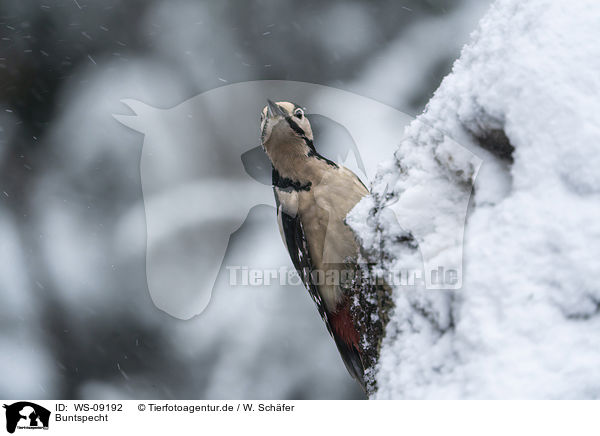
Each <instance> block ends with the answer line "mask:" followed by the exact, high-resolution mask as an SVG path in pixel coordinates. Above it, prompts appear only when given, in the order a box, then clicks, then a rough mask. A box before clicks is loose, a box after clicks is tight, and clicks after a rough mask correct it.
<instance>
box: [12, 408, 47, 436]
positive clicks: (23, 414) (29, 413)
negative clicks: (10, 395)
mask: <svg viewBox="0 0 600 436" xmlns="http://www.w3.org/2000/svg"><path fill="white" fill-rule="evenodd" d="M3 407H4V408H5V409H6V431H8V432H9V433H14V432H15V430H16V429H17V428H18V429H44V430H47V429H48V423H49V422H50V411H49V410H48V409H46V408H44V407H42V406H40V405H38V404H35V403H31V402H29V401H19V402H17V403H13V404H10V405H6V404H5V405H4V406H3Z"/></svg>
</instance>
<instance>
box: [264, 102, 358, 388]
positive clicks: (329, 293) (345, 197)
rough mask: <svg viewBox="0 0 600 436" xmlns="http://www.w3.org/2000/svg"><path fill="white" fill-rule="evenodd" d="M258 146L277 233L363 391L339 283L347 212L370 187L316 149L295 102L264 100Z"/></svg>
mask: <svg viewBox="0 0 600 436" xmlns="http://www.w3.org/2000/svg"><path fill="white" fill-rule="evenodd" d="M261 143H262V146H263V148H264V150H265V152H266V154H267V155H268V157H269V159H270V160H271V164H272V167H273V191H274V194H275V201H276V205H277V218H278V223H279V230H280V233H281V237H282V239H283V241H284V243H285V245H286V247H287V250H288V252H289V254H290V257H291V259H292V262H293V264H294V266H295V268H296V270H297V271H298V274H299V275H300V277H301V278H302V281H303V283H304V286H305V287H306V289H307V290H308V292H309V293H310V295H311V297H312V299H313V300H314V302H315V303H316V305H317V308H318V310H319V313H320V314H321V317H322V318H323V321H324V322H325V325H326V326H327V329H328V330H329V333H330V334H331V336H332V337H333V339H334V340H335V343H336V345H337V348H338V350H339V352H340V355H341V356H342V359H343V361H344V363H345V365H346V368H347V369H348V372H349V373H350V374H351V375H352V376H353V377H354V378H355V379H356V380H357V381H358V382H359V383H360V385H361V386H362V387H363V389H365V380H364V363H363V359H362V351H361V342H360V335H359V333H358V331H357V329H356V326H355V322H354V320H353V317H352V313H351V311H350V307H351V302H350V298H349V296H348V292H347V289H346V287H345V286H343V284H342V283H341V282H340V281H339V280H341V276H342V274H343V273H344V272H345V271H347V270H348V265H352V264H353V263H354V264H355V263H356V259H357V256H358V250H359V248H358V244H357V241H356V239H355V237H354V234H353V232H352V230H351V229H350V228H349V227H348V226H347V225H346V223H345V217H346V215H347V214H348V212H350V210H351V209H352V208H353V207H354V206H355V205H356V204H357V203H358V202H359V201H360V200H361V199H362V198H363V197H364V196H365V195H367V194H368V193H369V191H368V189H367V188H366V187H365V185H364V184H363V183H362V182H361V181H360V179H359V178H358V177H357V176H356V175H355V174H354V173H353V172H352V171H350V170H348V169H347V168H345V167H343V166H341V165H338V164H337V163H335V162H332V161H331V160H329V159H327V158H325V157H323V156H321V155H320V154H319V153H318V152H317V151H316V149H315V147H314V145H313V133H312V129H311V125H310V122H309V120H308V119H307V117H306V115H305V114H304V111H303V109H302V108H301V107H300V106H298V105H297V104H294V103H290V102H277V103H274V102H272V101H271V100H268V105H267V106H265V108H264V109H263V110H262V114H261ZM355 266H356V265H355ZM331 278H333V279H331ZM336 278H337V281H336ZM330 279H331V280H330Z"/></svg>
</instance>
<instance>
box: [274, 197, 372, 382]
mask: <svg viewBox="0 0 600 436" xmlns="http://www.w3.org/2000/svg"><path fill="white" fill-rule="evenodd" d="M275 198H276V200H277V215H278V218H279V219H280V220H281V228H282V231H283V238H284V240H285V245H286V247H287V249H288V252H289V254H290V257H291V258H292V263H293V264H294V267H295V268H296V271H298V275H299V276H300V278H301V279H302V282H303V283H304V286H305V287H306V289H307V290H308V293H309V294H310V296H311V298H312V299H313V301H314V302H315V304H316V305H317V309H318V310H319V314H320V315H321V318H322V319H323V322H324V323H325V326H327V331H329V334H330V335H331V337H332V338H333V339H334V341H335V344H336V345H337V348H338V351H339V352H340V355H341V356H342V360H343V361H344V365H346V369H347V370H348V372H349V373H350V375H351V376H352V377H353V378H355V379H356V380H357V381H358V382H359V383H360V385H361V386H362V388H363V390H365V392H366V387H365V381H364V366H363V363H362V359H361V357H360V354H359V352H358V350H356V349H355V348H354V347H351V346H349V345H348V344H346V343H345V342H344V341H342V340H341V339H340V338H339V337H338V336H337V335H336V334H334V332H333V330H332V328H331V323H330V321H329V313H328V312H327V309H326V308H325V304H324V303H323V300H322V299H321V294H320V293H319V290H318V286H317V284H316V283H315V281H314V280H313V279H314V276H313V275H312V272H313V270H314V267H313V265H312V264H311V261H310V254H309V250H308V243H307V242H306V237H305V234H304V229H303V228H302V221H301V220H300V218H299V217H298V215H296V216H291V215H289V214H287V213H285V212H284V211H283V210H282V207H281V206H280V205H279V200H278V199H277V193H275Z"/></svg>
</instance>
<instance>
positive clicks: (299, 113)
mask: <svg viewBox="0 0 600 436" xmlns="http://www.w3.org/2000/svg"><path fill="white" fill-rule="evenodd" d="M294 116H295V117H296V118H298V119H300V120H301V119H302V117H303V116H304V111H303V110H302V109H300V108H298V109H296V110H295V111H294Z"/></svg>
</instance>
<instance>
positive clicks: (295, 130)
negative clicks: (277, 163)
mask: <svg viewBox="0 0 600 436" xmlns="http://www.w3.org/2000/svg"><path fill="white" fill-rule="evenodd" d="M267 101H268V102H269V104H268V105H267V106H265V107H264V109H263V110H262V113H261V116H260V131H261V135H260V140H261V144H262V146H263V148H264V149H265V151H266V152H267V154H268V155H272V154H273V153H276V152H277V151H282V152H284V151H285V152H288V153H289V152H294V151H300V152H302V153H304V154H307V153H308V152H309V151H310V150H314V147H313V133H312V129H311V127H310V122H309V121H308V118H306V115H305V114H304V110H303V109H302V108H301V107H300V106H298V105H297V104H295V103H290V102H287V101H280V102H277V103H275V102H273V101H271V100H267Z"/></svg>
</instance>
